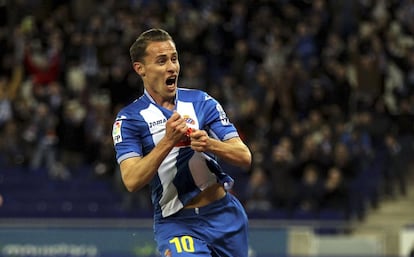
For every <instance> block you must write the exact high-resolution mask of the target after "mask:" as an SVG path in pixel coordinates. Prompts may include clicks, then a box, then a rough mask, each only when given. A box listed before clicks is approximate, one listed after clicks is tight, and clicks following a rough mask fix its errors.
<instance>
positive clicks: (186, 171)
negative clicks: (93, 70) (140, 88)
mask: <svg viewBox="0 0 414 257" xmlns="http://www.w3.org/2000/svg"><path fill="white" fill-rule="evenodd" d="M175 108H176V109H175V110H176V111H177V112H178V113H179V114H180V115H181V116H182V117H183V118H185V119H186V122H187V126H188V127H190V128H193V129H203V130H206V131H207V132H208V133H209V135H210V137H213V138H216V139H219V140H227V139H230V138H233V137H237V136H239V135H238V133H237V130H236V128H235V127H234V125H233V124H232V123H231V122H230V121H229V119H228V118H227V115H226V113H225V112H224V110H223V108H222V107H221V105H220V104H219V103H218V102H217V101H216V100H215V99H213V98H212V97H211V96H209V95H208V94H207V93H205V92H203V91H200V90H194V89H184V88H178V89H177V94H176V105H175ZM172 113H173V111H171V110H168V109H166V108H164V107H161V106H159V105H158V104H156V103H155V101H154V100H153V99H152V98H151V96H150V95H149V94H148V93H147V92H145V93H144V94H143V95H142V96H141V97H140V98H139V99H137V100H135V101H134V102H133V103H131V104H130V105H128V106H126V107H125V108H123V109H122V110H121V111H120V112H119V113H118V116H117V118H116V120H115V123H114V125H113V131H112V136H113V140H114V145H115V150H116V158H117V161H118V163H121V162H122V161H123V160H125V159H127V158H130V157H134V156H142V157H143V156H145V155H146V154H148V153H149V152H150V151H151V150H152V149H153V148H154V146H155V145H156V144H157V143H158V142H159V141H160V139H161V138H162V137H163V136H164V134H165V123H166V122H167V120H168V118H169V117H170V116H171V115H172ZM189 143H190V142H189V141H187V142H180V143H179V144H178V145H177V146H175V147H174V148H173V149H172V150H171V152H170V153H169V155H168V156H167V158H165V160H164V161H163V162H162V164H161V166H160V167H159V169H158V172H157V174H156V176H154V178H153V179H152V181H151V183H150V186H151V191H152V196H151V197H152V203H153V205H154V218H155V219H159V218H162V217H167V216H169V215H172V214H174V213H176V212H177V211H179V210H180V209H181V208H183V206H185V205H186V204H187V203H188V202H189V201H190V200H191V199H192V198H193V197H194V196H196V195H197V194H198V193H199V192H201V191H202V190H204V189H205V188H207V187H208V186H210V185H212V184H214V183H216V182H217V181H219V182H222V183H232V179H231V178H230V177H229V176H228V175H226V174H225V173H224V172H222V170H221V168H220V166H219V165H218V163H217V162H216V161H215V157H214V156H213V155H212V154H211V153H199V152H195V151H193V150H192V149H191V147H190V146H189Z"/></svg>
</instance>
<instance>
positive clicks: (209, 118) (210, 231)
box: [112, 29, 251, 257]
mask: <svg viewBox="0 0 414 257" xmlns="http://www.w3.org/2000/svg"><path fill="white" fill-rule="evenodd" d="M130 55H131V60H132V65H133V68H134V70H135V72H136V73H137V74H138V75H139V76H140V77H141V79H142V81H143V84H144V94H143V95H142V96H141V97H140V98H138V99H137V100H135V101H134V102H133V103H131V104H129V105H128V106H126V107H124V108H123V109H122V110H121V111H120V112H119V113H118V116H117V118H116V120H115V123H114V126H113V131H112V135H113V140H114V145H115V150H116V157H117V161H118V163H119V165H120V169H121V174H122V180H123V182H124V184H125V186H126V188H127V189H128V190H129V191H131V192H132V191H136V190H139V189H140V188H142V187H143V186H145V185H147V184H150V186H151V191H152V203H153V207H154V232H155V240H156V242H157V245H158V250H159V251H160V253H161V254H162V256H182V257H187V256H199V257H200V256H221V257H224V256H226V257H235V256H237V257H247V252H248V220H247V216H246V213H245V211H244V209H243V207H242V205H241V204H240V202H239V201H238V200H237V198H236V197H235V196H233V195H232V194H230V193H229V192H227V190H228V189H229V188H230V187H231V186H232V185H233V179H232V178H231V177H230V176H229V175H227V174H226V173H225V172H224V171H223V170H222V169H221V167H220V165H219V164H218V162H217V161H216V159H217V158H220V159H221V160H223V161H226V162H229V163H231V164H233V165H236V166H239V167H242V168H246V169H247V168H248V167H249V166H250V165H251V153H250V150H249V149H248V147H247V146H246V145H245V144H244V142H243V141H242V140H241V139H240V137H239V135H238V133H237V130H236V128H235V127H234V125H233V124H232V123H231V122H230V121H229V119H228V117H227V116H226V113H225V111H224V110H223V108H222V107H221V105H220V103H219V102H217V101H216V100H215V99H214V98H212V97H211V96H209V95H208V94H207V93H206V92H203V91H200V90H195V89H185V88H181V87H178V76H179V72H180V63H179V61H178V53H177V50H176V46H175V43H174V41H173V39H172V38H171V36H170V35H169V34H168V32H166V31H164V30H161V29H150V30H147V31H145V32H143V33H142V34H141V35H140V36H139V37H138V38H137V40H136V41H135V42H134V43H133V44H132V46H131V48H130Z"/></svg>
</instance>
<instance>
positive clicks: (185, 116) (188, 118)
mask: <svg viewBox="0 0 414 257" xmlns="http://www.w3.org/2000/svg"><path fill="white" fill-rule="evenodd" d="M183 119H184V120H185V123H187V124H191V125H194V124H195V120H194V119H193V118H191V117H190V116H189V115H187V114H184V115H183Z"/></svg>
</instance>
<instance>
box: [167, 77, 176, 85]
mask: <svg viewBox="0 0 414 257" xmlns="http://www.w3.org/2000/svg"><path fill="white" fill-rule="evenodd" d="M175 79H176V77H175V76H174V77H169V78H168V79H167V80H166V82H165V83H166V84H167V86H171V85H174V84H175Z"/></svg>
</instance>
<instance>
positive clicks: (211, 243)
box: [154, 193, 249, 257]
mask: <svg viewBox="0 0 414 257" xmlns="http://www.w3.org/2000/svg"><path fill="white" fill-rule="evenodd" d="M154 231H155V240H156V241H157V245H158V250H159V251H160V253H161V256H162V257H172V256H174V257H175V256H177V257H178V256H179V257H190V256H192V257H194V256H199V257H200V256H201V257H202V256H205V257H207V256H209V257H211V256H213V257H247V255H248V248H249V247H248V220H247V215H246V212H245V211H244V208H243V206H242V205H241V204H240V202H239V200H238V199H237V198H236V197H235V196H233V195H232V194H230V193H227V194H226V196H225V197H223V198H222V199H220V200H218V201H216V202H213V203H211V204H209V205H207V206H203V207H200V208H191V209H182V210H181V211H179V212H178V213H176V214H173V215H172V216H169V217H167V218H165V219H162V220H159V221H156V222H155V224H154Z"/></svg>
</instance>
